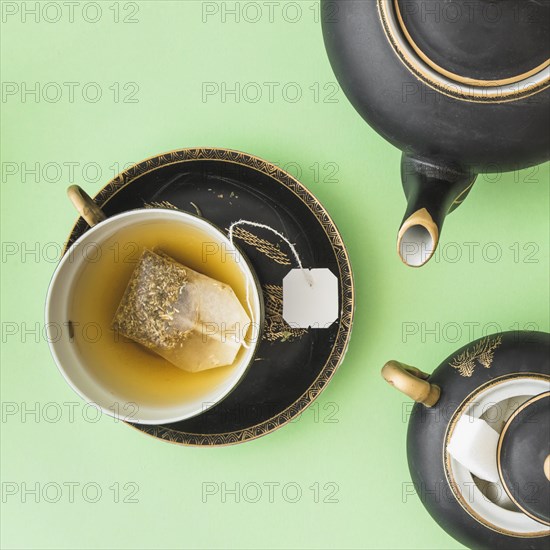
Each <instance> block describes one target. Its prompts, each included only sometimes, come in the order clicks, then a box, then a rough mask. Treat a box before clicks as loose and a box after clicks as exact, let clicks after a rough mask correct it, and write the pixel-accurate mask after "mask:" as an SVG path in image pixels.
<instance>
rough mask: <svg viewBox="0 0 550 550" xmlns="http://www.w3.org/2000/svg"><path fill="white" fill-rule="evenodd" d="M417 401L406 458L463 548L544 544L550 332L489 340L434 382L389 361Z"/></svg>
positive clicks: (427, 502) (393, 378)
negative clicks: (464, 546)
mask: <svg viewBox="0 0 550 550" xmlns="http://www.w3.org/2000/svg"><path fill="white" fill-rule="evenodd" d="M382 375H383V376H384V378H385V379H386V380H387V381H388V382H389V383H390V384H392V385H393V386H395V387H396V388H397V389H399V390H401V391H403V392H404V393H406V394H407V395H409V396H410V397H412V398H413V399H414V400H416V401H417V403H416V404H415V405H414V407H413V409H412V412H411V416H410V419H409V426H408V434H407V455H408V462H409V470H410V474H411V477H412V481H413V484H414V488H415V491H416V493H417V494H418V496H419V497H420V498H421V500H422V502H423V504H424V506H425V507H426V509H427V510H428V512H429V513H430V514H431V516H432V517H433V518H434V519H435V520H436V521H437V522H438V523H439V524H440V526H441V527H442V528H443V529H445V530H446V531H447V532H448V533H449V534H450V535H451V536H452V537H454V538H456V539H457V540H459V541H460V542H461V543H462V544H464V545H466V546H468V547H470V548H490V549H494V548H506V549H515V548H517V549H532V550H534V549H541V550H542V549H547V548H549V547H550V334H547V333H541V332H522V331H514V332H507V333H501V334H494V335H491V336H486V337H484V338H481V339H479V340H476V341H475V342H472V343H471V344H468V345H467V346H465V347H463V348H462V349H460V350H458V351H457V352H456V353H454V354H453V355H451V356H450V357H448V358H447V359H446V360H445V361H444V362H443V363H442V364H441V365H440V366H439V367H438V368H437V369H436V370H435V371H434V372H433V374H432V375H428V374H426V373H424V372H422V371H420V370H419V369H416V368H414V367H410V366H407V365H404V364H402V363H398V362H397V361H390V362H388V363H386V365H385V366H384V368H383V369H382Z"/></svg>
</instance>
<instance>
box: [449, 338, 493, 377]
mask: <svg viewBox="0 0 550 550" xmlns="http://www.w3.org/2000/svg"><path fill="white" fill-rule="evenodd" d="M501 342H502V338H501V337H500V336H495V337H494V338H491V337H490V336H487V337H486V338H483V339H482V340H480V341H479V342H477V343H476V344H475V345H474V346H473V347H471V348H468V349H466V350H464V351H463V352H462V353H460V354H459V355H457V356H456V357H454V358H453V360H452V361H451V362H450V363H449V365H450V366H451V367H453V369H456V370H458V372H459V373H460V376H465V377H467V378H469V377H470V376H472V374H473V373H474V370H475V368H476V362H477V363H479V364H480V365H482V366H484V367H485V368H486V369H490V368H491V364H492V363H493V355H494V353H495V350H496V349H497V348H498V346H500V344H501Z"/></svg>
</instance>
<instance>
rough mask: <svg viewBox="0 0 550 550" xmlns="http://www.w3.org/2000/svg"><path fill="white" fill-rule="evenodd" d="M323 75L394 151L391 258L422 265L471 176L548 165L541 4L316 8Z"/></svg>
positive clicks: (542, 0)
mask: <svg viewBox="0 0 550 550" xmlns="http://www.w3.org/2000/svg"><path fill="white" fill-rule="evenodd" d="M322 14H323V18H322V19H323V34H324V40H325V46H326V49H327V52H328V56H329V59H330V61H331V64H332V67H333V69H334V72H335V74H336V77H337V78H338V80H339V82H340V84H341V86H342V88H343V90H344V92H345V93H346V95H347V97H348V99H349V100H350V101H351V103H352V104H353V105H354V107H355V108H356V109H357V111H358V112H359V113H360V114H361V115H362V116H363V118H364V119H365V120H366V121H367V122H368V123H369V124H370V125H371V126H372V127H373V128H374V129H375V130H376V131H377V132H379V133H380V134H381V135H382V136H383V137H384V138H386V139H387V140H388V141H389V142H390V143H392V144H394V145H395V146H396V147H398V148H400V149H401V150H402V151H403V157H402V165H401V175H402V182H403V188H404V191H405V195H406V197H407V201H408V206H407V209H406V213H405V217H404V219H403V222H402V225H401V228H400V230H399V235H398V246H397V248H398V252H399V255H400V256H401V259H402V260H403V261H404V262H405V263H406V264H407V265H410V266H415V267H418V266H421V265H423V264H425V263H426V262H427V261H428V260H429V259H430V257H431V256H432V255H433V252H434V250H435V248H436V246H437V243H438V240H439V235H440V232H441V227H442V225H443V221H444V219H445V216H446V215H447V214H448V213H449V212H452V211H453V210H454V209H455V208H456V207H457V206H459V205H460V204H461V203H462V201H463V200H464V199H465V198H466V196H467V195H468V192H469V191H470V189H471V187H472V185H473V184H474V181H475V179H476V176H477V174H479V173H494V172H502V171H510V170H518V169H520V168H525V167H528V166H531V165H535V164H539V163H542V162H544V161H546V160H548V158H550V131H549V128H550V89H549V87H550V1H549V0H497V1H495V0H427V1H426V0H342V1H338V0H336V1H335V0H322Z"/></svg>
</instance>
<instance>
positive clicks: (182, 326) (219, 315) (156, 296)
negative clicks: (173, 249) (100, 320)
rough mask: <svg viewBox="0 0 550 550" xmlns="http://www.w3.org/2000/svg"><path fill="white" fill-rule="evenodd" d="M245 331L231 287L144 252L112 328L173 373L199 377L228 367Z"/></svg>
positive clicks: (244, 315)
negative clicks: (160, 359) (176, 370)
mask: <svg viewBox="0 0 550 550" xmlns="http://www.w3.org/2000/svg"><path fill="white" fill-rule="evenodd" d="M249 325H250V319H249V317H248V315H247V313H246V311H245V310H244V308H243V307H242V305H241V303H240V302H239V300H238V298H237V296H236V295H235V293H234V292H233V289H232V288H231V287H230V286H228V285H226V284H223V283H221V282H219V281H216V280H215V279H212V278H210V277H207V276H206V275H202V274H201V273H197V272H196V271H193V270H192V269H189V268H188V267H185V266H183V265H181V264H180V263H178V262H176V261H175V260H174V259H173V258H171V257H169V256H168V255H166V254H164V253H162V252H160V251H157V252H153V251H151V250H147V249H146V250H144V252H143V254H142V256H141V258H140V259H139V261H138V264H137V266H136V268H135V270H134V272H133V274H132V277H131V279H130V282H129V283H128V286H127V288H126V291H125V292H124V296H123V297H122V300H121V302H120V305H119V306H118V309H117V312H116V314H115V317H114V319H113V323H112V328H113V329H114V330H115V331H117V332H119V333H120V334H122V335H124V336H126V337H127V338H130V339H131V340H134V341H135V342H138V343H140V344H142V345H143V346H146V347H147V348H149V349H150V350H152V351H154V352H155V353H158V354H159V355H161V356H162V357H164V358H165V359H167V360H168V361H170V362H171V363H173V364H174V365H175V366H176V367H179V368H180V369H183V370H186V371H190V372H199V371H202V370H206V369H212V368H215V367H222V366H224V365H230V364H232V363H233V362H234V361H235V357H236V356H237V353H238V352H239V350H240V348H241V345H242V344H243V343H244V337H245V335H246V332H247V329H248V327H249Z"/></svg>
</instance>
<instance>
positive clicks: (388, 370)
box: [382, 361, 441, 407]
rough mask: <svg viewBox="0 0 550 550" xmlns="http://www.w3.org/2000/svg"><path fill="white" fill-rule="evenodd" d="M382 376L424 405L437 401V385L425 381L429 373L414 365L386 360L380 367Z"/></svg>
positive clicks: (428, 405) (439, 392) (438, 391)
mask: <svg viewBox="0 0 550 550" xmlns="http://www.w3.org/2000/svg"><path fill="white" fill-rule="evenodd" d="M382 376H383V377H384V379H385V380H386V382H388V384H391V385H392V386H394V387H395V388H397V389H398V390H399V391H400V392H403V393H404V394H405V395H408V396H409V397H410V398H411V399H414V400H415V401H416V402H418V403H422V404H423V405H426V407H433V406H434V405H435V404H436V403H437V402H438V401H439V396H440V395H441V390H440V389H439V386H436V385H435V384H430V383H429V382H428V381H427V379H428V378H429V376H430V375H429V374H426V373H425V372H422V371H421V370H420V369H417V368H416V367H411V366H409V365H405V364H403V363H399V362H398V361H388V362H387V363H386V364H385V365H384V367H383V369H382Z"/></svg>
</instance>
